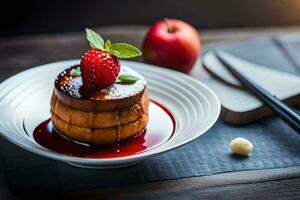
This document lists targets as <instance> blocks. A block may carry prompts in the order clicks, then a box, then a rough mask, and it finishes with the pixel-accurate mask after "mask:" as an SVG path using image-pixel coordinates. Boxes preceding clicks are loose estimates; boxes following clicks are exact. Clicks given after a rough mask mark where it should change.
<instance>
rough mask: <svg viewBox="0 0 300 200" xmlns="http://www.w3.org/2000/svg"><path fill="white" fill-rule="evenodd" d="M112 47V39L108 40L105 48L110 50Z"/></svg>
mask: <svg viewBox="0 0 300 200" xmlns="http://www.w3.org/2000/svg"><path fill="white" fill-rule="evenodd" d="M110 47H111V41H110V40H106V42H105V45H104V48H105V50H106V51H108V52H109V50H110Z"/></svg>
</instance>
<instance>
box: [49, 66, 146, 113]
mask: <svg viewBox="0 0 300 200" xmlns="http://www.w3.org/2000/svg"><path fill="white" fill-rule="evenodd" d="M76 67H78V66H77V65H76V66H73V67H70V68H68V69H66V70H65V71H63V72H62V73H60V74H59V75H58V76H57V78H56V80H55V89H54V93H55V95H56V96H57V97H58V99H59V101H60V102H62V103H64V104H65V105H67V106H69V107H71V108H73V109H75V110H82V111H91V112H92V111H97V112H105V111H111V110H119V109H122V108H127V107H131V106H133V105H134V104H137V103H138V102H139V101H140V99H141V98H142V96H143V94H144V91H145V90H146V85H147V82H146V80H145V78H144V77H143V76H141V75H140V74H139V73H137V72H135V71H134V70H132V69H130V68H128V67H122V68H121V71H120V75H122V74H131V75H134V76H136V77H138V78H139V79H138V80H137V81H136V82H135V83H134V84H123V83H119V82H115V83H114V84H113V85H111V86H110V87H108V88H105V89H102V90H91V91H86V90H84V88H83V87H82V85H83V83H82V77H81V76H73V75H72V74H71V70H72V69H74V68H76Z"/></svg>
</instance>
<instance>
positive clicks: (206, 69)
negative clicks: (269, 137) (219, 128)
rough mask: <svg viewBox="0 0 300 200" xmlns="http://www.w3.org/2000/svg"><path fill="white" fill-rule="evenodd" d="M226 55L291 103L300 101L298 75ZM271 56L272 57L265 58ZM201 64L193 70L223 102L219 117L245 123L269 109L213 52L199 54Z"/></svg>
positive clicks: (263, 85) (233, 122)
mask: <svg viewBox="0 0 300 200" xmlns="http://www.w3.org/2000/svg"><path fill="white" fill-rule="evenodd" d="M225 56H226V58H227V59H228V60H229V61H230V62H231V63H232V64H234V66H236V67H237V69H238V70H240V71H241V72H242V73H243V74H245V75H246V76H247V77H249V78H251V79H252V80H253V81H254V82H256V83H257V84H259V85H260V86H261V87H263V88H264V89H266V90H267V91H269V92H270V93H271V94H273V95H275V96H276V97H278V98H279V99H281V100H283V101H285V102H286V103H288V104H289V105H291V106H296V105H300V77H299V76H298V75H295V74H292V73H288V72H284V71H280V70H278V69H272V68H270V67H265V66H261V65H258V64H255V63H252V62H248V61H247V60H245V59H241V58H239V57H237V56H234V55H233V54H225ZM266 59H272V58H266ZM201 62H202V65H203V67H202V66H200V63H199V64H198V65H199V66H198V67H196V68H198V69H196V70H194V71H193V72H192V74H191V75H192V76H193V77H197V78H198V79H199V75H200V74H201V77H200V80H202V81H203V82H204V83H205V84H206V85H207V86H208V87H210V88H211V89H212V90H213V91H214V92H215V93H216V94H217V96H218V97H219V99H220V102H221V104H222V112H221V119H222V120H223V121H225V122H227V123H230V124H233V125H242V124H247V123H250V122H253V121H256V120H258V119H261V118H263V117H266V116H269V115H271V114H273V113H272V111H271V110H270V109H268V108H267V107H266V106H264V105H263V103H262V102H261V101H260V100H258V99H257V98H256V97H255V96H253V95H252V94H250V93H249V92H247V91H246V90H245V89H244V88H243V87H242V85H241V84H240V82H239V81H238V80H237V79H235V78H234V77H233V76H232V75H231V73H230V72H229V71H228V70H227V69H226V68H224V67H223V66H222V64H221V63H220V62H219V61H218V60H217V59H216V57H215V56H214V54H213V53H212V52H207V53H206V54H205V55H204V56H203V57H202V60H201Z"/></svg>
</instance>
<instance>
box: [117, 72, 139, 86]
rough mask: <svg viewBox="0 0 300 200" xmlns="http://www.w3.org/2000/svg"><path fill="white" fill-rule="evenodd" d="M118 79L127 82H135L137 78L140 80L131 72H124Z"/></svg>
mask: <svg viewBox="0 0 300 200" xmlns="http://www.w3.org/2000/svg"><path fill="white" fill-rule="evenodd" d="M118 80H120V81H122V82H123V83H125V84H133V83H135V82H136V81H137V80H139V78H138V77H136V76H133V75H130V74H122V75H120V76H119V77H118Z"/></svg>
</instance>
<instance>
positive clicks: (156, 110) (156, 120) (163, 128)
mask: <svg viewBox="0 0 300 200" xmlns="http://www.w3.org/2000/svg"><path fill="white" fill-rule="evenodd" d="M174 131H175V120H174V117H173V115H172V114H171V112H170V111H169V110H168V109H167V108H166V107H164V106H163V105H161V104H160V103H158V102H155V101H153V100H151V103H150V106H149V122H148V124H147V127H146V129H145V130H144V131H143V132H141V133H140V134H139V135H137V136H136V137H134V138H131V139H130V140H128V141H125V142H121V143H119V144H115V145H108V146H99V145H90V144H83V143H79V142H76V141H73V140H71V139H68V138H65V137H63V136H61V135H60V134H59V133H57V132H56V131H55V129H54V128H53V125H52V123H51V120H50V119H48V120H46V121H44V122H42V123H41V124H39V125H38V126H37V127H36V128H35V130H34V132H33V138H34V140H35V141H36V142H37V143H38V144H39V145H41V146H43V147H45V148H46V149H49V150H52V151H55V152H57V153H61V154H65V155H68V156H76V157H83V158H117V157H124V156H130V155H134V154H138V153H141V152H143V151H147V150H149V149H151V148H154V147H156V146H158V145H160V144H162V143H164V142H166V141H167V140H169V139H170V138H171V137H172V135H173V133H174Z"/></svg>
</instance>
